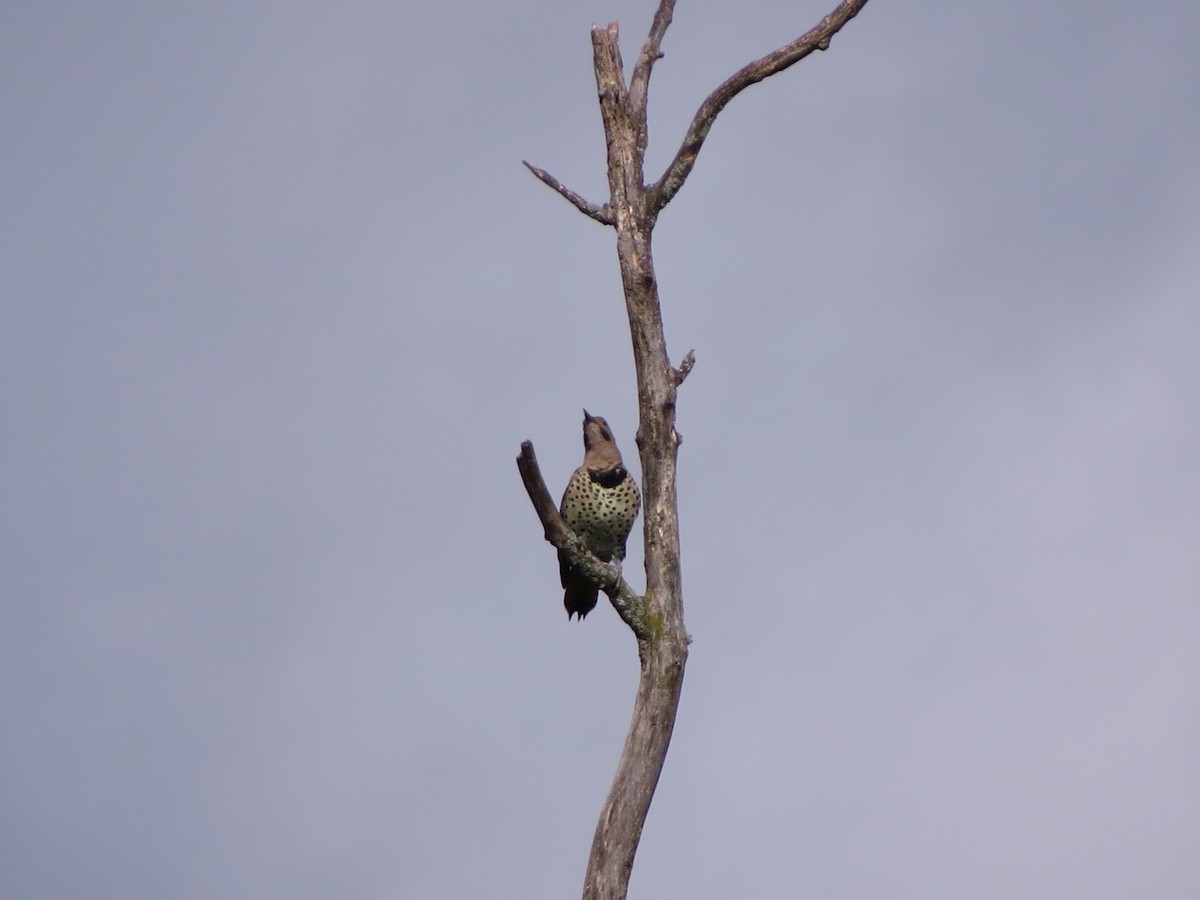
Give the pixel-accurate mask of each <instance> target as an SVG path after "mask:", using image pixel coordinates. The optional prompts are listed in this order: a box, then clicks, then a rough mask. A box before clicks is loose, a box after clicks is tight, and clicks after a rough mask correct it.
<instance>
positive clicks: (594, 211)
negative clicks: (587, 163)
mask: <svg viewBox="0 0 1200 900" xmlns="http://www.w3.org/2000/svg"><path fill="white" fill-rule="evenodd" d="M521 162H522V163H524V165H525V168H527V169H528V170H529V171H530V172H532V173H533V174H534V175H535V176H536V177H537V179H538V180H539V181H541V182H542V184H545V185H546V186H547V187H550V188H553V189H554V190H555V191H557V192H558V193H559V194H561V195H562V196H563V197H565V198H566V199H567V202H568V203H570V204H571V205H572V206H574V207H575V208H576V209H577V210H579V211H580V212H581V213H583V214H584V215H585V216H587V217H588V218H590V219H595V220H596V221H597V222H599V223H600V224H601V225H614V224H616V222H615V220H614V219H613V215H612V210H611V209H609V206H608V204H607V203H605V204H604V205H603V206H601V205H600V204H598V203H592V202H591V201H590V200H585V199H584V198H583V197H581V196H579V194H577V193H575V192H574V191H573V190H571V189H570V188H569V187H567V186H566V185H564V184H563V183H562V182H560V181H559V180H558V179H557V178H555V177H554V176H553V175H551V174H550V173H549V172H547V171H546V170H545V169H539V168H538V167H537V166H535V165H533V164H532V163H530V162H527V161H526V160H521Z"/></svg>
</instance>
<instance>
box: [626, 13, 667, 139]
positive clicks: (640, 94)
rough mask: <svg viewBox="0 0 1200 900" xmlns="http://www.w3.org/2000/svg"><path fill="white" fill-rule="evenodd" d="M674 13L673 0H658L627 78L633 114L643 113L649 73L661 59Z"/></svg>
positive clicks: (648, 84)
mask: <svg viewBox="0 0 1200 900" xmlns="http://www.w3.org/2000/svg"><path fill="white" fill-rule="evenodd" d="M674 13H675V0H659V2H658V9H657V10H655V12H654V21H652V22H651V23H650V33H649V34H648V35H646V43H644V44H642V52H641V53H640V54H638V61H637V63H636V64H635V65H634V67H633V75H632V76H631V77H630V79H629V106H630V108H631V109H632V110H633V112H634V114H635V115H637V114H641V115H644V114H645V110H646V97H647V94H648V93H649V90H650V73H651V72H652V71H653V69H654V64H655V63H656V62H658V61H659V60H660V59H662V55H663V54H662V42H663V35H665V34H666V33H667V28H668V27H670V25H671V17H672V16H673V15H674Z"/></svg>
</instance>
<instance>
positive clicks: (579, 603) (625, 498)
mask: <svg viewBox="0 0 1200 900" xmlns="http://www.w3.org/2000/svg"><path fill="white" fill-rule="evenodd" d="M641 504H642V498H641V495H640V494H639V493H638V488H637V484H635V483H634V480H633V477H632V476H631V475H630V474H629V473H628V472H627V471H625V464H624V462H622V460H621V451H620V450H618V449H617V443H616V441H614V440H613V435H612V430H611V429H610V428H609V427H608V423H607V422H605V421H604V420H603V419H602V418H600V417H599V416H593V415H589V414H588V411H587V410H586V409H585V410H584V411H583V465H582V466H580V467H579V468H578V469H576V470H575V472H574V474H573V475H571V480H570V481H568V482H567V489H566V491H565V492H564V493H563V498H562V505H561V506H560V507H559V512H561V513H562V515H563V518H564V519H566V520H567V524H568V525H570V526H571V530H572V531H574V532H575V533H576V534H577V535H579V537H580V538H582V539H583V542H584V543H585V544H587V546H588V549H589V550H591V551H592V553H594V554H595V555H596V556H597V557H599V558H600V559H602V560H604V561H605V562H611V561H613V560H616V561H617V562H618V563H620V562H621V560H623V559H624V558H625V539H626V538H628V537H629V529H631V528H632V527H633V520H634V519H636V518H637V514H638V509H639V508H640V507H641ZM558 571H559V575H560V576H561V578H562V586H563V588H564V593H563V606H565V607H566V608H567V618H568V619H569V618H571V617H572V616H574V615H578V616H579V618H581V619H582V618H583V617H584V616H586V615H587V614H588V613H590V612H591V611H592V610H593V609H594V608H595V606H596V596H597V594H598V589H597V588H596V585H594V584H593V583H592V582H590V581H588V579H587V578H586V577H585V576H584V575H583V574H582V573H581V572H579V571H577V570H576V569H575V568H574V567H573V566H572V565H571V564H570V562H569V561H568V560H567V557H566V554H565V553H563V551H561V550H559V551H558Z"/></svg>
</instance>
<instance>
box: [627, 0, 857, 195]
mask: <svg viewBox="0 0 1200 900" xmlns="http://www.w3.org/2000/svg"><path fill="white" fill-rule="evenodd" d="M866 5H867V0H842V2H841V3H839V4H838V6H837V8H836V9H835V10H834V11H833V12H831V13H830V14H829V15H827V16H826V17H825V18H823V19H822V20H821V21H820V23H819V24H818V25H816V27H814V28H812V29H810V30H809V31H808V32H807V33H805V34H803V35H801V36H800V37H798V38H797V39H796V40H794V41H792V42H791V43H790V44H788V45H786V46H784V47H780V48H779V49H778V50H776V51H775V52H773V53H768V54H767V55H766V56H764V57H763V58H762V59H756V60H755V61H754V62H752V63H750V64H749V65H747V66H744V67H742V68H741V69H739V70H738V71H737V72H735V73H734V74H733V75H731V76H730V77H729V78H727V79H726V80H725V82H724V83H723V84H722V85H721V86H720V87H718V88H717V89H716V90H715V91H713V92H712V93H711V94H709V95H708V98H707V99H706V100H705V101H704V102H703V103H701V104H700V108H699V109H698V110H697V111H696V115H695V116H694V117H693V118H692V124H691V125H690V126H689V127H688V130H687V134H686V135H684V138H683V143H682V144H681V145H680V147H679V151H678V152H677V153H676V154H675V158H674V159H673V160H672V161H671V164H670V165H669V166H667V170H666V172H665V173H663V176H662V178H660V179H659V180H658V182H657V183H655V184H654V185H653V186H652V187H651V188H650V189H649V190H650V191H651V193H652V194H653V195H654V206H655V209H657V210H661V209H662V208H663V207H664V206H666V205H667V204H668V203H670V202H671V200H672V199H673V198H674V197H675V195H676V194H677V193H679V189H680V188H681V187H683V183H684V181H686V180H687V177H688V175H690V174H691V172H692V167H693V166H695V164H696V156H697V154H698V153H699V152H700V147H701V146H702V145H703V144H704V139H705V138H706V137H708V132H709V130H710V129H711V128H712V126H713V122H714V121H715V120H716V118H717V115H718V113H720V112H721V110H723V109H724V108H725V105H726V104H727V103H729V101H730V100H732V99H733V98H734V97H736V96H737V95H738V94H740V93H741V92H742V91H744V90H745V89H746V88H748V87H750V85H752V84H757V83H758V82H760V81H762V80H763V79H764V78H769V77H770V76H772V75H774V74H775V73H776V72H782V71H783V70H784V69H786V68H788V67H789V66H792V65H795V64H796V63H798V62H799V61H800V60H802V59H804V57H806V56H808V55H809V54H810V53H812V52H813V51H814V50H827V49H828V48H829V42H830V41H831V40H832V39H833V36H834V35H835V34H837V33H838V32H839V31H841V30H842V27H843V26H844V25H845V24H846V23H847V22H849V21H850V20H851V19H853V18H854V17H855V16H856V15H858V13H859V12H860V11H861V10H862V8H863V7H864V6H866Z"/></svg>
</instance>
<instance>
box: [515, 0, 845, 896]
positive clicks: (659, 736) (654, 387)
mask: <svg viewBox="0 0 1200 900" xmlns="http://www.w3.org/2000/svg"><path fill="white" fill-rule="evenodd" d="M866 4H867V0H844V2H842V3H840V4H839V5H838V7H837V8H836V9H834V10H833V12H831V13H830V14H829V15H827V16H825V18H823V19H822V20H821V21H820V23H818V24H817V25H816V26H815V27H813V28H812V29H810V30H809V31H808V32H807V33H805V34H804V35H802V36H801V37H799V38H797V39H796V40H794V41H792V42H791V43H789V44H787V45H786V46H783V47H780V48H779V49H778V50H776V51H774V52H773V53H768V54H767V55H766V56H764V57H762V58H761V59H757V60H755V61H754V62H752V63H750V64H748V65H746V66H744V67H743V68H741V69H739V70H738V71H737V72H735V73H734V74H733V75H732V76H730V77H729V78H728V79H726V81H725V82H724V83H723V84H721V85H720V86H719V87H718V88H717V89H716V90H715V91H713V92H712V93H711V94H710V95H709V96H708V98H707V99H706V100H705V101H704V102H703V103H701V104H700V108H699V109H698V110H697V111H696V115H695V116H694V117H693V118H692V122H691V125H690V126H689V127H688V130H687V133H686V134H685V135H684V138H683V142H682V143H681V144H680V146H679V150H678V151H677V152H676V154H675V158H674V159H673V160H671V163H670V165H668V166H667V168H666V171H665V172H664V173H663V174H662V176H661V177H659V179H658V180H657V181H655V182H653V183H652V184H646V182H645V178H644V172H643V160H644V158H645V152H646V144H647V134H648V132H647V124H646V98H647V92H648V89H649V86H650V74H651V72H652V71H653V69H654V65H655V63H656V62H657V61H658V60H659V58H661V56H662V51H661V48H662V41H663V35H664V34H666V31H667V27H668V26H669V25H670V24H671V17H672V15H673V14H674V10H675V3H674V0H659V4H658V9H657V10H656V11H655V14H654V20H653V22H652V23H651V25H650V33H649V35H648V36H647V38H646V41H645V43H644V44H643V45H642V48H641V51H640V52H639V53H638V57H637V62H636V63H635V64H634V67H633V72H632V74H631V76H630V78H629V81H628V83H626V80H625V69H624V66H623V64H622V62H621V51H620V47H619V45H618V34H617V25H616V23H615V22H614V23H612V24H610V25H609V26H608V27H607V28H600V27H599V26H592V54H593V65H594V68H595V71H596V88H597V92H598V94H599V100H600V115H601V118H602V120H603V123H604V137H605V141H606V143H607V145H608V187H609V198H608V201H607V202H606V203H600V204H597V203H592V202H589V201H588V200H586V199H584V198H583V197H581V196H580V195H579V194H577V193H575V192H574V191H572V190H570V189H569V188H567V187H566V186H564V185H563V184H561V183H560V182H559V181H558V180H557V179H556V178H554V177H553V176H552V175H550V174H549V173H548V172H546V171H545V170H543V169H539V168H538V167H536V166H533V165H530V164H529V163H528V162H527V163H525V165H526V166H528V168H529V170H530V171H531V172H533V174H534V175H536V176H537V177H538V178H539V179H540V180H541V181H542V182H543V183H545V184H546V185H548V186H549V187H551V188H553V189H554V190H555V191H557V192H558V193H559V194H561V195H562V196H563V197H564V198H566V200H567V201H568V202H570V203H571V204H572V205H573V206H574V207H575V208H576V209H578V210H579V211H580V212H582V213H583V214H584V215H586V216H589V217H591V218H593V219H595V220H596V221H597V222H600V223H601V224H603V225H608V226H610V227H612V228H614V229H615V230H616V233H617V257H618V260H619V262H620V266H621V285H622V287H623V289H624V292H625V307H626V311H627V312H628V314H629V330H630V334H631V336H632V338H633V359H634V365H635V366H636V368H637V390H638V416H639V418H638V431H637V446H638V452H639V454H640V457H641V463H642V492H643V495H644V497H645V506H644V509H645V513H644V530H645V532H644V533H645V560H646V592H645V594H638V593H636V592H635V591H634V590H633V589H632V588H630V587H629V585H628V584H626V583H625V581H624V579H623V578H621V577H620V574H619V571H618V570H617V569H616V568H615V567H613V566H610V565H608V564H606V563H603V562H601V561H600V560H598V559H596V557H594V556H593V555H592V554H591V553H589V552H588V549H587V547H586V546H585V545H584V544H583V543H582V542H581V541H580V540H579V538H578V537H577V536H576V535H575V534H574V533H573V532H572V531H571V530H570V529H569V528H568V527H567V525H566V523H565V522H564V521H563V519H562V517H561V516H560V515H559V513H558V510H557V509H556V508H555V505H554V501H553V499H552V498H551V496H550V493H549V491H548V490H547V489H546V484H545V482H544V481H543V479H542V475H541V472H540V471H539V470H538V464H537V458H536V456H535V455H534V452H533V445H532V444H531V443H530V442H529V441H525V442H523V443H522V444H521V455H520V456H519V457H517V465H518V467H519V469H520V472H521V478H522V480H523V481H524V483H525V488H526V490H527V491H528V492H529V497H530V499H531V500H532V501H533V506H534V509H535V510H536V511H537V514H538V517H539V518H540V519H541V521H542V525H543V526H544V528H545V535H546V540H548V541H549V542H550V543H551V544H553V545H554V546H555V547H557V548H560V549H565V550H566V552H567V553H568V555H569V559H570V561H571V563H572V564H573V565H575V566H577V567H578V568H579V569H580V570H582V571H583V572H584V573H585V574H586V575H587V576H588V577H590V578H592V579H593V580H594V581H595V582H596V584H597V585H598V586H599V587H600V588H601V589H602V590H603V591H604V592H605V593H606V594H607V595H608V597H609V599H610V600H611V601H612V604H613V607H614V608H615V609H616V611H617V613H618V614H619V615H620V616H621V618H622V619H623V620H624V621H625V623H626V624H627V625H628V626H629V627H630V629H632V631H633V633H634V636H635V637H636V638H637V645H638V656H639V658H640V660H641V678H640V680H639V682H638V690H637V698H636V700H635V702H634V708H633V720H632V722H631V723H630V726H629V733H628V735H627V736H626V738H625V748H624V750H623V751H622V753H621V760H620V762H619V763H618V765H617V772H616V776H615V778H614V779H613V784H612V788H611V789H610V791H609V794H608V799H607V800H606V801H605V803H604V808H603V810H602V811H601V813H600V821H599V823H598V824H597V825H596V834H595V837H594V838H593V840H592V851H591V855H590V857H589V859H588V868H587V876H586V878H585V880H584V887H583V898H584V900H624V897H625V896H626V892H627V890H628V886H629V875H630V872H631V871H632V869H633V859H634V854H635V853H636V852H637V846H638V841H639V839H640V838H641V835H642V825H643V824H644V822H645V821H646V813H647V812H648V811H649V809H650V801H651V799H652V797H653V796H654V789H655V787H656V786H657V784H658V777H659V774H660V773H661V772H662V766H663V761H664V760H665V759H666V755H667V747H668V745H669V744H670V741H671V732H672V730H673V728H674V726H675V713H676V709H677V708H678V706H679V694H680V689H681V687H682V685H683V671H684V665H685V663H686V661H687V654H688V650H687V648H688V644H689V643H690V641H691V637H690V636H689V635H688V633H687V631H686V630H685V628H684V623H683V592H682V586H681V584H682V582H681V575H680V567H679V513H678V508H677V505H676V493H675V466H676V460H677V457H678V451H679V444H680V443H681V438H680V436H679V433H678V432H677V431H676V430H675V398H676V392H677V390H678V388H679V386H680V385H681V384H683V380H684V379H685V378H686V377H687V375H688V372H690V371H691V369H692V366H693V365H694V363H695V357H694V355H693V354H692V353H691V352H690V351H689V352H688V353H687V355H686V356H684V358H683V360H682V361H681V362H680V364H679V366H678V368H676V367H674V366H672V365H671V361H670V358H669V357H668V355H667V344H666V340H665V338H664V336H663V325H662V311H661V308H660V306H659V297H658V282H657V280H656V278H655V275H654V262H653V257H652V255H651V252H650V237H651V233H652V232H653V230H654V224H655V222H656V220H657V219H658V214H659V213H660V212H661V211H662V209H663V207H665V206H666V205H667V204H668V203H669V202H671V199H672V198H673V197H674V196H675V195H676V194H677V193H678V192H679V189H680V188H681V187H682V186H683V183H684V181H686V180H687V177H688V175H689V174H691V171H692V167H693V166H694V165H695V162H696V155H697V154H698V153H699V152H700V147H701V146H702V145H703V144H704V139H705V138H706V137H707V136H708V132H709V130H710V129H711V128H712V126H713V122H714V121H715V120H716V117H717V115H718V113H720V112H721V110H722V109H724V108H725V105H726V104H727V103H728V102H729V101H730V100H732V99H733V98H734V97H735V96H737V94H738V93H740V92H741V91H743V90H745V89H746V88H748V87H749V86H750V85H752V84H756V83H757V82H759V81H762V80H763V79H764V78H767V77H768V76H771V75H774V74H775V73H776V72H781V71H783V70H784V69H786V68H788V67H789V66H791V65H792V64H794V63H797V62H799V61H800V60H802V59H804V57H806V56H808V55H809V54H810V53H812V52H813V51H814V50H825V49H827V48H828V47H829V42H830V41H831V40H832V38H833V36H834V35H835V34H837V33H838V31H840V30H841V29H842V27H843V26H844V25H846V23H847V22H849V21H850V20H851V19H852V18H854V16H855V15H857V14H858V12H859V11H860V10H861V9H862V8H863V7H864V6H866Z"/></svg>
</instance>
